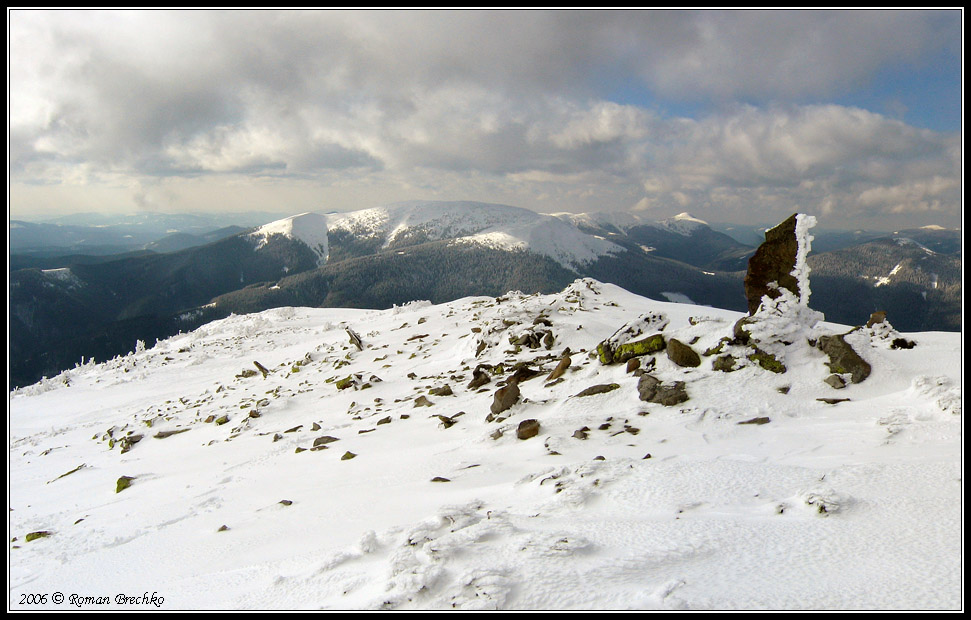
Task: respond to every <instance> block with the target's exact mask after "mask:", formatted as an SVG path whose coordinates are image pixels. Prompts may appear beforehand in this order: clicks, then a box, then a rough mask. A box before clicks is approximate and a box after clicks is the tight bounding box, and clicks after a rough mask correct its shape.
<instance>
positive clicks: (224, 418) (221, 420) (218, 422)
mask: <svg viewBox="0 0 971 620" xmlns="http://www.w3.org/2000/svg"><path fill="white" fill-rule="evenodd" d="M213 422H214V423H215V424H216V426H222V425H223V424H225V423H226V422H229V416H227V415H221V416H219V417H218V418H216V419H215V420H213Z"/></svg>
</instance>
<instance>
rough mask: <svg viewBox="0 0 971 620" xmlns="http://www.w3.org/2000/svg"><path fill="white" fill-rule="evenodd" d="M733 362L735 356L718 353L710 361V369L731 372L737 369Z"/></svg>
mask: <svg viewBox="0 0 971 620" xmlns="http://www.w3.org/2000/svg"><path fill="white" fill-rule="evenodd" d="M735 362H736V360H735V358H734V357H732V356H731V355H727V354H726V355H719V356H718V357H716V358H715V360H714V361H713V362H712V363H711V368H712V370H719V371H721V372H733V371H735V370H738V368H737V366H736V363H735Z"/></svg>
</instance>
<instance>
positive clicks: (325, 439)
mask: <svg viewBox="0 0 971 620" xmlns="http://www.w3.org/2000/svg"><path fill="white" fill-rule="evenodd" d="M335 441H340V439H338V438H337V437H331V436H330V435H324V436H323V437H318V438H317V439H314V447H315V448H316V447H318V446H324V445H327V444H329V443H334V442H335Z"/></svg>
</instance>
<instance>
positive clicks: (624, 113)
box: [10, 11, 961, 220]
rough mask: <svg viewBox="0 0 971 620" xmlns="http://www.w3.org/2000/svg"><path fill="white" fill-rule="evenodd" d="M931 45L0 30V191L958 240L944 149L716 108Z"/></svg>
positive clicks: (811, 109)
mask: <svg viewBox="0 0 971 620" xmlns="http://www.w3.org/2000/svg"><path fill="white" fill-rule="evenodd" d="M945 17H946V15H945ZM944 22H947V20H944ZM941 23H943V22H942V20H941V15H940V14H939V13H934V12H931V13H921V12H903V13H897V12H872V11H865V12H849V13H843V12H840V13H834V12H826V11H823V12H803V13H791V12H784V11H769V12H758V11H743V12H733V11H728V12H696V11H673V12H654V11H634V12H621V11H604V12H598V11H580V12H573V11H553V12H546V11H516V12H504V11H486V12H475V11H461V12H438V11H435V12H421V11H405V12H354V11H349V12H343V11H342V12H328V11H324V12H303V11H296V12H264V11H241V12H237V11H230V12H206V11H200V12H195V11H190V12H181V11H151V12H140V11H134V12H101V11H90V12H88V11H86V12H80V13H72V12H66V11H14V12H12V13H11V19H10V25H11V28H10V51H11V60H10V67H11V78H10V84H11V88H10V91H11V94H10V108H11V109H10V152H11V175H12V177H13V179H14V181H13V182H14V183H17V184H22V185H26V184H37V183H48V184H50V183H82V182H83V183H85V184H87V185H88V186H90V185H92V184H96V183H99V182H101V183H111V184H113V186H115V187H118V186H122V187H125V186H127V187H137V186H138V184H139V183H149V182H162V181H161V180H162V179H171V180H170V181H167V182H166V183H168V184H169V185H172V186H179V190H178V191H172V192H169V193H167V194H164V195H165V196H166V200H171V201H173V202H174V204H175V206H178V201H179V200H182V201H185V203H186V204H188V203H190V202H202V201H201V199H200V200H194V199H192V198H191V197H190V195H191V194H192V192H201V191H202V190H201V186H202V184H203V182H204V181H205V180H206V179H208V180H209V182H210V183H212V184H220V183H227V182H229V180H230V179H231V180H232V183H233V184H234V185H233V186H234V187H237V186H238V184H239V183H244V184H245V183H249V184H251V185H252V186H253V187H254V188H260V189H254V191H253V195H254V196H257V195H259V196H262V195H264V191H267V192H268V191H269V188H274V187H275V188H279V186H280V185H279V184H280V182H281V181H284V180H287V179H294V180H296V179H300V186H301V187H302V188H303V189H302V190H301V191H300V192H298V194H299V195H300V196H301V197H302V199H304V200H310V198H307V197H309V196H313V195H314V193H313V191H311V188H316V192H317V194H316V195H317V196H318V197H319V198H318V200H319V201H321V202H326V201H330V200H331V199H334V198H336V197H340V198H339V200H340V201H342V202H341V204H340V205H338V206H337V208H342V207H347V208H350V207H358V206H360V201H361V200H362V199H363V197H369V198H370V199H372V200H398V199H405V198H412V197H451V198H475V199H483V200H493V201H499V200H504V201H507V202H511V203H514V204H519V205H522V206H527V207H533V208H547V207H555V208H557V209H559V210H564V209H572V210H579V209H588V208H592V209H596V210H602V209H605V208H606V209H622V208H634V207H636V208H650V209H652V210H654V211H663V210H664V209H668V208H670V209H672V210H673V209H677V211H675V212H679V211H683V210H685V209H686V208H688V209H690V210H692V211H693V212H695V213H696V214H697V215H699V216H701V217H707V218H711V219H713V220H718V219H722V218H719V217H717V215H716V216H713V215H712V214H717V213H718V212H719V210H724V211H726V212H727V213H728V214H730V215H731V216H735V217H738V218H742V219H745V218H746V216H749V215H750V214H751V212H752V211H753V210H756V209H758V210H769V211H771V210H773V209H778V210H782V211H791V208H792V205H793V204H800V205H802V206H804V207H805V208H807V209H809V210H813V209H815V210H816V211H818V212H819V213H826V212H829V213H834V212H835V213H841V214H842V215H843V216H845V217H847V218H852V217H879V216H880V214H886V213H898V214H899V213H907V212H927V211H930V210H935V209H936V210H938V211H939V212H941V213H944V214H947V215H949V216H950V217H952V218H959V217H960V216H959V213H960V211H959V205H960V183H959V181H958V179H959V178H960V161H961V146H960V140H959V138H958V137H956V136H954V135H943V134H937V133H934V132H930V131H924V130H918V129H916V128H914V127H911V126H908V125H906V124H904V123H902V122H900V121H897V120H893V119H891V118H888V117H886V116H882V115H880V114H875V113H873V112H869V111H866V110H862V109H857V108H850V107H846V106H839V105H826V104H816V105H807V104H804V103H800V102H799V101H798V100H796V101H793V102H790V103H770V104H760V105H757V106H756V105H743V106H739V105H735V104H731V105H728V104H729V103H730V102H731V101H732V98H734V97H736V96H742V97H746V98H753V97H754V98H758V97H768V98H770V99H772V98H780V99H782V98H785V97H796V98H797V99H798V97H803V96H807V95H810V94H817V95H818V94H824V93H831V92H836V91H839V90H840V89H843V88H846V87H847V85H850V84H852V83H854V81H860V80H866V79H867V78H868V77H869V76H872V75H873V74H874V73H875V72H877V71H879V70H880V69H881V68H883V67H887V66H889V65H890V64H892V63H900V62H911V61H916V60H917V59H919V58H921V57H922V56H921V55H922V54H925V53H926V52H927V50H934V49H939V48H940V47H941V45H942V43H941V42H940V41H939V40H938V39H940V38H941V33H942V32H944V33H945V34H946V33H947V32H949V28H950V26H949V25H948V24H946V23H945V27H944V28H943V29H942V28H941V27H940V24H941ZM945 38H946V37H945ZM618 84H625V85H627V86H632V87H637V88H644V89H647V90H648V91H650V92H653V93H655V94H660V95H674V96H681V97H685V96H689V95H690V97H692V98H696V99H697V98H704V97H712V96H714V97H716V98H724V100H723V101H724V103H725V104H726V105H723V106H721V107H720V108H717V111H714V112H707V113H705V114H698V115H695V117H694V118H686V117H679V116H678V115H677V114H674V113H671V112H668V113H665V114H662V113H660V112H659V111H658V110H653V109H648V108H646V107H639V106H636V105H622V104H619V103H616V102H612V101H609V100H608V98H607V96H606V94H605V93H604V91H603V89H604V88H607V89H610V88H613V87H615V86H617V85H618ZM172 175H175V176H172ZM122 177H127V178H128V180H127V181H120V180H119V179H120V178H122ZM180 178H181V179H182V180H178V179H180ZM153 179H154V180H155V181H151V180H153ZM188 179H192V182H191V183H190V182H189V181H188ZM355 191H357V192H359V194H357V196H358V197H357V198H355V197H354V196H355V194H354V192H355ZM205 193H206V195H210V194H212V193H214V190H207V191H206V192H205ZM416 193H420V194H421V195H420V196H419V195H415V194H416ZM18 195H24V196H26V195H30V196H35V195H37V193H36V192H19V193H18ZM131 195H132V196H133V200H136V201H137V200H138V198H137V197H138V193H137V192H136V191H135V190H132V194H131ZM199 195H201V194H199ZM295 206H296V205H295ZM301 207H310V208H316V207H317V205H316V204H309V205H301ZM727 217H728V215H726V218H727Z"/></svg>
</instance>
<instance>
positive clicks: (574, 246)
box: [328, 201, 624, 269]
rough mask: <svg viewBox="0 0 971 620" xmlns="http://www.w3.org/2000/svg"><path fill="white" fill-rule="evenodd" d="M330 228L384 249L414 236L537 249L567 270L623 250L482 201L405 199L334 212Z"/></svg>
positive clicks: (542, 218)
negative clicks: (343, 231) (369, 239)
mask: <svg viewBox="0 0 971 620" xmlns="http://www.w3.org/2000/svg"><path fill="white" fill-rule="evenodd" d="M328 226H329V227H330V228H331V229H332V230H337V229H344V230H347V231H348V232H350V233H353V234H354V235H357V236H362V237H365V238H371V239H380V240H382V247H385V248H387V247H391V246H393V245H395V243H397V242H400V241H403V240H405V239H409V238H413V237H419V238H421V239H427V240H429V241H437V240H442V239H454V240H455V242H456V243H471V244H477V245H482V246H485V247H491V248H496V249H503V250H524V251H531V252H535V253H537V254H541V255H543V256H548V257H550V258H552V259H553V260H555V261H557V262H558V263H560V264H561V265H563V266H564V267H567V268H568V269H569V268H572V267H574V266H579V265H582V264H585V263H589V262H592V261H594V260H596V259H597V258H599V257H601V256H605V255H607V254H613V253H618V252H623V251H624V249H623V248H621V247H620V246H618V245H616V244H613V243H610V242H609V241H605V240H602V239H597V238H594V237H590V236H589V235H585V234H583V233H581V232H580V231H579V230H577V229H576V228H575V227H574V226H570V225H568V224H565V223H564V222H562V221H560V220H559V219H557V218H554V217H552V216H548V215H541V214H539V213H535V212H533V211H529V210H528V209H522V208H519V207H510V206H507V205H496V204H488V203H479V202H467V201H458V202H429V201H412V202H401V203H395V204H391V205H387V206H384V207H377V208H374V209H366V210H363V211H355V212H352V213H347V214H335V215H331V216H330V219H329V221H328Z"/></svg>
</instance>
